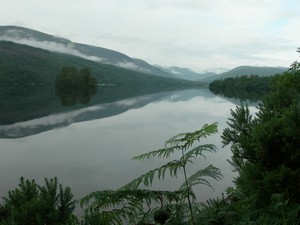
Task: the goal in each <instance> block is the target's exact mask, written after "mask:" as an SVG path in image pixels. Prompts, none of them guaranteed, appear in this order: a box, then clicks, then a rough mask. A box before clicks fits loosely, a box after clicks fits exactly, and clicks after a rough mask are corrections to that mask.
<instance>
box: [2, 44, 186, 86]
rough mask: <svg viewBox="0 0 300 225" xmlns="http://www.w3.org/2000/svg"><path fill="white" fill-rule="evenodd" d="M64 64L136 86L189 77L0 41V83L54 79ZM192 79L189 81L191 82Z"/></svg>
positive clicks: (174, 83)
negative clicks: (165, 74) (173, 77)
mask: <svg viewBox="0 0 300 225" xmlns="http://www.w3.org/2000/svg"><path fill="white" fill-rule="evenodd" d="M65 65H74V66H76V67H78V68H89V69H90V71H91V74H92V75H93V76H94V77H96V79H97V80H98V83H101V84H125V85H131V86H135V87H141V86H144V87H145V86H151V87H153V86H160V87H161V88H172V87H174V86H177V87H180V86H182V85H185V84H188V82H187V81H183V80H179V79H172V78H166V77H161V76H156V75H150V74H147V73H141V72H137V71H132V70H129V69H124V68H120V67H116V66H113V65H109V64H103V63H99V62H95V61H91V60H87V59H84V58H82V57H78V56H74V55H69V54H64V53H57V52H50V51H48V50H43V49H40V48H35V47H31V46H28V45H23V44H16V43H14V42H8V41H0V83H2V84H3V83H9V84H16V83H18V84H32V83H33V84H40V83H43V84H44V83H53V82H54V80H55V77H56V76H57V75H59V73H60V70H61V68H62V67H63V66H65ZM190 84H191V82H189V85H190Z"/></svg>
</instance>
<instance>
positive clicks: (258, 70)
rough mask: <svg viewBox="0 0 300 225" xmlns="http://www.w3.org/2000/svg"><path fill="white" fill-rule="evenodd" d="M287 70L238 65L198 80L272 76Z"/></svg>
mask: <svg viewBox="0 0 300 225" xmlns="http://www.w3.org/2000/svg"><path fill="white" fill-rule="evenodd" d="M286 70H288V68H287V67H257V66H239V67H236V68H234V69H232V70H229V71H227V72H224V73H221V74H218V75H215V76H210V77H207V78H204V79H199V80H198V81H201V82H207V83H210V82H212V81H214V80H219V79H225V78H229V77H237V76H243V75H258V76H272V75H276V74H281V73H283V72H285V71H286Z"/></svg>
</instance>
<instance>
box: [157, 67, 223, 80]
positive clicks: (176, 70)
mask: <svg viewBox="0 0 300 225" xmlns="http://www.w3.org/2000/svg"><path fill="white" fill-rule="evenodd" d="M158 67H159V66H158ZM159 68H160V69H161V70H164V71H165V72H167V73H169V74H172V75H173V77H176V78H178V79H184V80H190V81H197V80H200V79H205V78H208V77H211V76H215V75H217V74H216V73H213V72H205V73H196V72H194V71H193V70H191V69H188V68H182V67H178V66H172V67H159Z"/></svg>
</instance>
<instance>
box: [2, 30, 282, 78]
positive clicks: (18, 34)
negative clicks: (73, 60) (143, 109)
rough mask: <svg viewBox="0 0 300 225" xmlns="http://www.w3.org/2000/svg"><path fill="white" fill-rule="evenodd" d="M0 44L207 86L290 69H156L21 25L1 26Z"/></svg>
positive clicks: (245, 67)
mask: <svg viewBox="0 0 300 225" xmlns="http://www.w3.org/2000/svg"><path fill="white" fill-rule="evenodd" d="M0 41H11V42H15V43H19V44H25V45H29V46H33V47H36V48H40V49H45V50H48V51H51V52H59V53H63V54H68V55H73V56H77V57H80V58H83V59H86V60H89V61H93V62H96V63H101V64H108V65H113V66H116V67H119V68H124V69H127V70H131V71H137V72H141V73H146V74H151V75H157V76H161V77H166V78H176V79H184V80H188V81H196V82H205V83H210V82H212V81H214V80H217V79H224V78H228V77H236V76H242V75H251V74H253V75H259V76H269V75H275V74H280V73H282V72H284V71H286V70H287V68H283V67H255V66H239V67H236V68H234V69H232V70H229V71H227V72H223V73H219V74H218V73H214V72H203V73H197V72H194V71H192V70H191V69H189V68H181V67H178V66H172V67H162V66H154V65H150V64H149V63H147V62H145V61H144V60H142V59H137V58H131V57H129V56H127V55H126V54H123V53H121V52H118V51H115V50H110V49H106V48H102V47H97V46H92V45H86V44H80V43H75V42H72V41H70V40H68V39H66V38H62V37H57V36H54V35H50V34H46V33H43V32H40V31H36V30H32V29H28V28H24V27H18V26H0ZM220 69H221V70H220ZM219 71H224V69H223V68H219Z"/></svg>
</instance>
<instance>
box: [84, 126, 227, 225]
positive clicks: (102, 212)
mask: <svg viewBox="0 0 300 225" xmlns="http://www.w3.org/2000/svg"><path fill="white" fill-rule="evenodd" d="M216 132H217V124H216V123H213V124H210V125H208V124H205V125H204V126H203V127H202V128H201V129H200V130H197V131H194V132H188V133H181V134H178V135H176V136H174V137H172V138H171V139H169V140H168V141H166V143H165V147H164V148H162V149H158V150H154V151H151V152H148V153H144V154H141V155H138V156H135V157H134V158H133V159H134V160H146V159H153V158H156V157H157V158H166V159H168V158H170V156H171V155H172V154H174V153H177V152H179V153H180V154H181V157H180V158H179V159H177V160H171V161H170V162H168V163H166V164H164V165H162V166H161V167H159V168H156V169H153V170H150V171H148V172H147V173H146V174H144V175H141V176H140V177H138V178H136V179H134V180H133V181H131V182H130V183H128V184H126V185H125V186H123V187H122V188H120V189H119V190H116V191H111V190H106V191H98V192H93V193H91V194H89V195H88V196H86V197H84V198H83V199H82V200H81V206H82V207H87V208H86V210H85V216H84V218H85V220H87V221H91V222H89V223H88V224H97V223H98V224H120V221H123V220H125V221H128V222H129V223H131V224H149V223H153V221H156V222H160V223H161V224H181V225H183V224H187V221H188V220H189V221H190V223H192V224H195V221H194V219H193V216H194V213H193V210H196V209H197V208H198V204H197V203H196V202H195V200H196V196H195V194H194V192H193V190H192V187H194V186H196V185H199V184H205V185H208V186H209V187H211V188H212V186H211V185H210V183H209V181H208V180H207V179H206V178H212V179H215V180H220V179H221V177H222V175H221V171H220V170H219V169H218V168H216V167H214V166H212V165H210V166H208V167H206V168H204V169H201V170H198V171H196V172H195V173H194V174H193V175H191V176H190V177H187V172H186V165H187V164H189V163H192V162H193V160H194V159H195V158H196V157H197V156H203V157H204V152H207V151H208V152H216V147H215V146H214V145H212V144H203V145H199V146H196V147H195V143H196V142H197V141H200V140H201V139H202V138H206V137H208V136H209V135H212V134H215V133H216ZM178 172H182V173H183V175H184V180H185V182H184V183H183V184H182V185H181V186H180V187H179V188H178V190H177V191H154V190H142V189H139V187H140V185H144V186H146V187H150V186H151V185H152V183H153V180H154V178H155V177H158V178H159V179H161V180H162V179H164V178H165V176H166V174H169V175H170V176H171V177H175V178H177V176H178ZM158 206H160V207H158ZM147 208H148V209H147Z"/></svg>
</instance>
